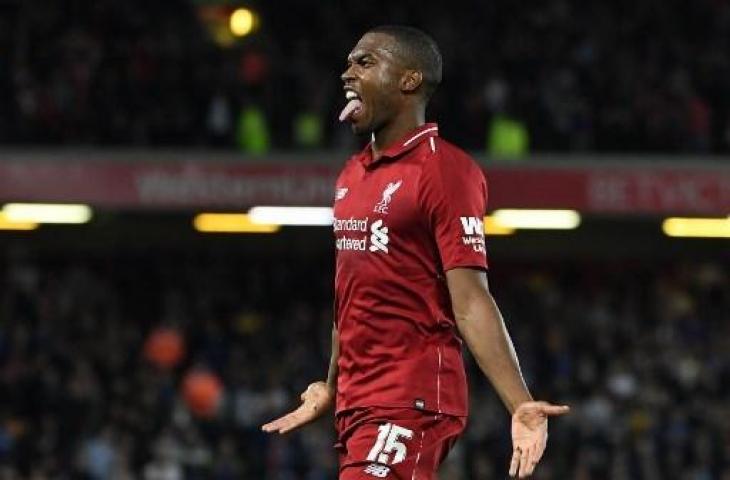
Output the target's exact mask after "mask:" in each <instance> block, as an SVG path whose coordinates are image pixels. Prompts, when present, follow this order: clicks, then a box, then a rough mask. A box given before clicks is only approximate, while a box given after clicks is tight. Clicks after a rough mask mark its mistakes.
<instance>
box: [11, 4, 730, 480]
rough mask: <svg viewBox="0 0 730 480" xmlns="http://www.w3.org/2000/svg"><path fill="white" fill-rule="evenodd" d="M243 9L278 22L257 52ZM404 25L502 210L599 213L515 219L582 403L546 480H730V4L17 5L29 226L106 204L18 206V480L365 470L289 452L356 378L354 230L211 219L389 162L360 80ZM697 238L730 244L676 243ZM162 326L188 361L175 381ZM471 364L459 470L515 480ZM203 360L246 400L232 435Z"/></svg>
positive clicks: (532, 368) (496, 415) (318, 475)
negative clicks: (340, 337)
mask: <svg viewBox="0 0 730 480" xmlns="http://www.w3.org/2000/svg"><path fill="white" fill-rule="evenodd" d="M239 8H247V9H249V10H250V12H252V13H253V15H254V19H255V21H254V23H253V26H254V28H253V31H252V32H251V33H250V34H248V35H246V36H241V37H236V36H234V35H232V34H231V33H230V32H231V30H230V24H229V19H230V16H231V14H232V13H233V12H234V11H235V10H236V9H239ZM241 18H243V20H244V21H243V23H244V25H243V26H244V27H245V20H246V18H244V17H239V20H240V19H241ZM381 23H409V24H414V25H417V26H420V27H423V28H425V29H426V30H428V31H429V32H431V33H432V34H433V35H434V37H435V38H436V40H437V41H438V42H439V43H440V45H441V47H442V50H443V54H444V57H445V61H446V63H445V80H444V84H443V85H442V88H441V90H440V91H439V92H438V93H437V95H436V97H435V98H434V103H433V106H432V108H431V110H430V114H429V118H430V119H435V120H437V121H438V122H439V124H440V128H441V134H442V135H443V136H444V137H446V138H447V139H450V140H452V141H454V142H456V143H457V144H459V145H462V146H463V147H464V148H466V149H468V150H469V151H471V152H472V153H473V154H474V156H475V157H476V158H477V160H478V161H479V162H480V163H482V164H483V165H484V167H485V171H486V172H487V175H488V178H489V179H490V212H491V211H492V210H495V209H505V208H522V209H524V208H532V209H546V208H550V209H572V210H575V211H577V212H578V213H579V214H580V215H581V223H580V226H579V227H578V228H576V229H572V230H546V229H538V230H520V229H518V230H517V231H516V232H515V233H513V234H511V235H504V236H502V235H497V234H493V235H490V233H492V232H490V231H489V228H490V227H489V226H488V227H487V234H488V237H487V238H488V240H487V245H488V255H489V259H490V273H489V277H490V284H491V288H492V290H493V292H494V294H495V297H496V299H497V301H498V302H499V304H500V306H501V307H502V309H503V312H504V315H505V318H506V321H507V323H508V326H509V328H510V330H511V332H512V334H513V337H514V340H515V344H516V348H517V350H518V353H519V355H520V358H521V360H522V364H523V369H524V371H525V374H526V377H527V380H528V382H529V384H530V386H531V388H532V389H533V390H534V392H535V394H536V396H538V397H540V398H545V399H549V400H552V401H558V402H565V403H568V404H570V405H571V406H572V407H573V413H572V414H571V415H570V416H568V417H566V418H561V419H559V420H556V421H554V422H551V426H550V432H551V436H550V441H549V448H548V451H547V454H546V457H545V458H544V460H543V462H542V463H541V465H540V467H539V468H538V472H537V474H536V475H535V478H538V479H579V480H589V479H590V480H601V479H612V480H623V479H632V480H633V479H642V480H643V479H647V480H653V479H672V480H674V479H677V480H715V479H717V480H728V479H730V389H729V387H728V386H729V385H730V280H729V275H730V268H729V267H730V249H729V248H728V240H727V237H728V229H729V228H730V227H728V223H729V222H730V220H729V219H728V214H730V158H729V157H728V154H729V153H730V55H728V52H730V3H729V2H727V1H726V0H695V1H680V0H669V1H663V2H658V1H650V0H640V1H623V0H619V1H614V2H596V1H569V0H560V1H554V2H508V1H505V0H492V1H479V2H477V1H464V2H451V3H450V4H449V5H448V7H447V6H445V5H443V4H442V3H439V2H419V3H415V2H350V1H345V2H302V1H293V0H291V1H277V2H263V1H258V2H215V1H204V0H199V1H188V2H185V1H173V0H170V1H158V2H149V1H148V2H142V1H138V0H131V1H126V2H117V1H112V0H98V1H94V2H87V1H81V0H78V1H50V0H0V205H3V206H4V205H6V204H8V203H15V202H34V203H40V202H43V203H83V204H87V205H89V206H90V207H91V208H92V211H93V216H92V218H91V221H89V222H88V223H84V224H72V225H56V224H48V225H46V224H43V225H41V226H39V227H38V228H36V229H33V230H11V229H9V228H10V227H12V225H10V224H9V223H8V222H7V219H4V218H2V215H0V227H2V228H3V230H0V479H2V480H5V479H33V480H43V479H49V480H50V479H77V478H79V479H93V480H105V479H113V480H123V479H125V480H126V479H143V480H155V479H171V480H175V479H221V480H223V479H251V480H260V479H272V480H273V479H277V480H279V479H281V480H290V479H291V480H295V479H296V480H299V479H301V480H304V479H306V480H320V479H332V478H335V477H336V473H335V472H336V464H335V458H334V452H333V450H332V448H331V446H332V443H333V429H332V422H331V421H330V420H329V419H324V420H322V421H320V422H318V423H317V424H315V425H312V426H310V427H308V428H307V429H305V430H302V431H301V432H299V433H295V434H292V435H290V436H287V437H269V436H266V435H263V434H262V433H261V432H260V431H259V426H260V425H261V424H262V423H263V422H265V421H267V420H269V419H271V418H273V417H274V416H276V415H277V414H279V413H282V412H284V411H285V410H286V409H287V408H289V407H291V406H293V405H295V404H296V402H297V399H298V395H299V392H300V391H301V390H302V389H303V388H304V387H306V385H307V384H308V383H309V382H311V381H314V380H317V379H321V378H323V377H324V375H325V374H326V368H327V364H328V356H329V343H328V342H329V338H328V335H329V329H330V326H331V321H332V317H331V305H332V293H331V289H332V264H333V245H332V234H331V230H330V229H329V228H327V227H326V226H284V227H283V228H282V229H281V230H280V231H279V232H278V233H275V234H254V233H248V234H246V233H201V232H198V231H196V230H195V229H194V228H193V223H192V222H193V218H194V216H195V215H197V214H199V213H202V212H228V213H246V212H247V211H248V209H249V207H252V206H254V205H260V204H280V205H299V206H306V205H311V206H327V205H328V204H329V202H330V200H331V197H332V194H333V191H332V179H333V175H334V174H336V172H337V168H338V167H339V165H341V163H342V162H343V161H344V159H345V158H346V157H347V155H349V154H350V153H351V152H352V151H354V150H355V149H357V148H359V147H360V145H361V144H360V143H359V142H358V140H357V139H355V138H353V137H352V135H351V134H350V132H349V129H348V128H347V127H346V126H343V125H340V124H338V123H337V122H336V115H337V111H338V110H339V109H340V108H341V107H342V104H343V100H344V98H343V96H342V92H341V90H340V85H339V75H340V73H341V70H342V68H343V66H344V58H345V56H346V54H347V52H348V51H349V49H350V48H351V47H352V45H353V44H354V43H355V42H356V41H357V39H358V38H359V36H360V35H361V33H362V32H363V31H365V30H366V29H367V28H368V27H370V26H374V25H377V24H381ZM238 26H239V27H240V26H241V25H238ZM3 211H5V210H3ZM668 217H680V218H699V217H708V218H711V219H713V220H714V224H713V225H714V226H715V229H716V232H715V234H716V235H719V236H718V237H716V238H702V235H707V234H708V232H707V231H699V230H695V231H694V233H695V234H696V235H700V237H692V238H680V237H670V236H668V235H666V234H665V233H664V232H663V225H665V224H664V221H665V219H666V218H668ZM6 228H8V229H7V230H6ZM718 232H719V233H718ZM163 327H165V328H168V329H172V330H173V331H174V332H177V333H176V334H177V335H179V336H177V337H175V338H177V339H180V338H181V339H182V340H183V343H184V349H183V352H182V354H181V356H180V358H173V360H172V361H171V363H170V366H169V367H162V366H160V364H155V362H154V361H153V360H151V359H152V358H157V359H158V360H157V361H158V362H159V361H160V360H159V358H160V357H159V356H155V354H154V353H153V354H150V349H151V347H149V345H150V338H153V337H154V338H156V337H155V334H156V333H159V331H160V330H159V329H160V328H163ZM166 331H169V330H166ZM160 348H162V347H160ZM162 350H164V348H162ZM173 350H174V348H173ZM158 353H159V352H158ZM163 353H164V352H163ZM173 357H175V355H173ZM466 361H467V362H468V365H469V369H470V371H471V372H470V385H471V397H472V398H471V409H472V412H471V417H470V421H469V427H468V431H467V432H466V434H465V435H464V437H463V438H462V439H461V440H460V441H459V443H458V444H457V447H456V448H455V450H454V451H453V452H452V454H451V456H450V458H449V460H448V461H447V463H446V465H445V466H444V468H443V469H442V472H441V475H440V478H441V479H442V480H462V479H463V480H467V479H479V480H482V479H498V478H506V470H507V461H508V453H509V449H510V446H509V436H508V435H509V429H508V427H509V424H508V417H507V415H506V412H505V411H504V408H503V407H502V406H501V405H500V404H499V403H498V400H497V399H496V397H495V396H494V395H493V394H492V392H491V390H490V388H489V386H488V384H487V382H486V380H484V379H483V378H481V376H480V375H479V374H478V373H477V371H476V369H475V366H474V364H473V362H472V361H471V360H470V359H469V357H468V355H467V356H466ZM163 363H164V362H163ZM191 371H196V372H199V371H204V372H207V373H210V374H212V375H213V376H214V377H213V378H214V379H217V380H218V382H220V386H221V387H222V388H221V397H220V399H219V400H220V402H219V403H218V404H217V407H218V408H217V409H215V410H214V411H212V413H210V414H209V415H207V416H206V415H201V414H200V410H199V409H200V408H202V409H203V410H205V408H204V407H205V406H206V399H209V398H208V397H207V396H205V395H204V396H203V397H204V398H203V400H202V402H203V407H201V406H200V405H197V404H194V401H193V400H191V396H190V392H188V395H187V396H186V395H185V392H186V388H188V387H186V385H189V383H186V380H188V381H189V377H188V375H189V373H190V372H191ZM206 385H208V384H206ZM190 388H191V389H192V387H190ZM207 389H208V390H210V391H208V390H207ZM203 390H204V392H203V393H205V392H208V393H211V392H212V393H213V394H214V393H215V381H214V382H213V386H212V387H210V385H208V387H205V388H203ZM211 398H213V399H214V400H215V398H216V396H215V395H212V397H211ZM214 404H215V402H214ZM196 412H198V413H196Z"/></svg>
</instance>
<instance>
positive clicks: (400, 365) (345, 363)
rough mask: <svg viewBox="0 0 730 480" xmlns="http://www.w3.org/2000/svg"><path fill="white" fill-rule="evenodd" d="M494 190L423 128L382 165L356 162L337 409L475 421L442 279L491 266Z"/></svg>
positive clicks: (339, 198)
mask: <svg viewBox="0 0 730 480" xmlns="http://www.w3.org/2000/svg"><path fill="white" fill-rule="evenodd" d="M486 202H487V184H486V180H485V178H484V175H483V173H482V171H481V169H480V168H479V166H478V165H477V164H476V162H474V160H473V159H472V158H471V157H469V156H468V155H467V154H466V153H464V152H463V151H462V150H460V149H459V148H457V147H455V146H453V145H452V144H450V143H448V142H446V141H444V140H442V139H441V138H439V137H438V127H437V126H436V125H435V124H426V125H423V126H421V127H419V128H418V129H416V130H415V131H413V132H411V133H410V134H408V135H407V136H406V137H405V138H404V139H403V140H401V141H399V142H397V143H396V144H394V145H393V146H392V147H390V148H389V149H387V150H386V151H385V152H384V155H383V156H382V157H381V158H380V159H378V160H377V161H373V159H372V154H371V149H370V146H369V145H368V147H366V148H365V149H364V150H363V151H362V152H361V153H359V154H357V155H355V156H353V157H351V158H350V160H349V161H348V162H347V164H346V165H345V167H344V169H343V171H342V173H341V174H340V176H339V178H338V180H337V184H336V191H335V204H334V205H335V206H334V216H335V220H334V234H335V246H336V259H337V262H336V263H337V264H336V273H335V321H336V324H337V329H338V333H339V339H340V351H339V361H338V367H339V374H338V379H337V412H342V411H344V410H348V409H351V408H355V407H366V406H381V407H407V408H416V409H421V410H429V411H434V412H439V413H446V414H450V415H458V416H462V415H466V413H467V386H466V375H465V372H464V364H463V360H462V356H461V340H460V339H459V337H458V335H457V330H456V323H455V320H454V314H453V311H452V308H451V301H450V297H449V292H448V288H447V284H446V277H445V272H446V271H447V270H449V269H451V268H454V267H476V268H482V269H486V267H487V258H486V253H485V245H484V227H483V217H484V214H485V212H486Z"/></svg>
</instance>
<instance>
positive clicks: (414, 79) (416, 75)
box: [400, 70, 423, 93]
mask: <svg viewBox="0 0 730 480" xmlns="http://www.w3.org/2000/svg"><path fill="white" fill-rule="evenodd" d="M422 83H423V72H421V71H419V70H406V72H405V73H404V74H403V76H402V77H401V79H400V89H401V91H402V92H406V93H413V92H415V91H416V90H417V89H418V87H420V86H421V84H422Z"/></svg>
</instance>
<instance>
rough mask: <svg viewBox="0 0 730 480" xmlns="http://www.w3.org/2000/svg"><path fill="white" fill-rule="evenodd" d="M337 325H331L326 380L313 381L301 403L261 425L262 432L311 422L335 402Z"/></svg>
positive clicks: (291, 428)
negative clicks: (328, 364)
mask: <svg viewBox="0 0 730 480" xmlns="http://www.w3.org/2000/svg"><path fill="white" fill-rule="evenodd" d="M339 345H340V344H339V337H338V335H337V327H335V326H333V327H332V354H331V355H330V366H329V371H328V372H327V381H326V382H314V383H312V384H310V385H309V386H308V387H307V389H306V390H305V391H304V393H302V395H301V400H302V404H301V405H300V406H299V408H297V409H296V410H294V411H292V412H290V413H287V414H286V415H284V416H283V417H279V418H277V419H276V420H273V421H271V422H269V423H267V424H266V425H263V426H262V427H261V430H263V431H264V432H269V433H273V432H279V433H288V432H291V431H292V430H296V429H297V428H299V427H303V426H304V425H306V424H308V423H310V422H313V421H314V420H316V419H318V418H319V417H321V416H322V415H323V414H324V413H325V412H327V411H328V410H329V409H330V408H332V406H333V405H334V403H335V393H336V392H337V359H338V357H339V354H340V346H339Z"/></svg>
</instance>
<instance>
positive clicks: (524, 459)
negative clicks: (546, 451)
mask: <svg viewBox="0 0 730 480" xmlns="http://www.w3.org/2000/svg"><path fill="white" fill-rule="evenodd" d="M530 450H531V448H521V449H520V478H525V477H526V476H527V475H529V474H528V471H529V472H530V473H532V469H531V468H530V464H529V458H530Z"/></svg>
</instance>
